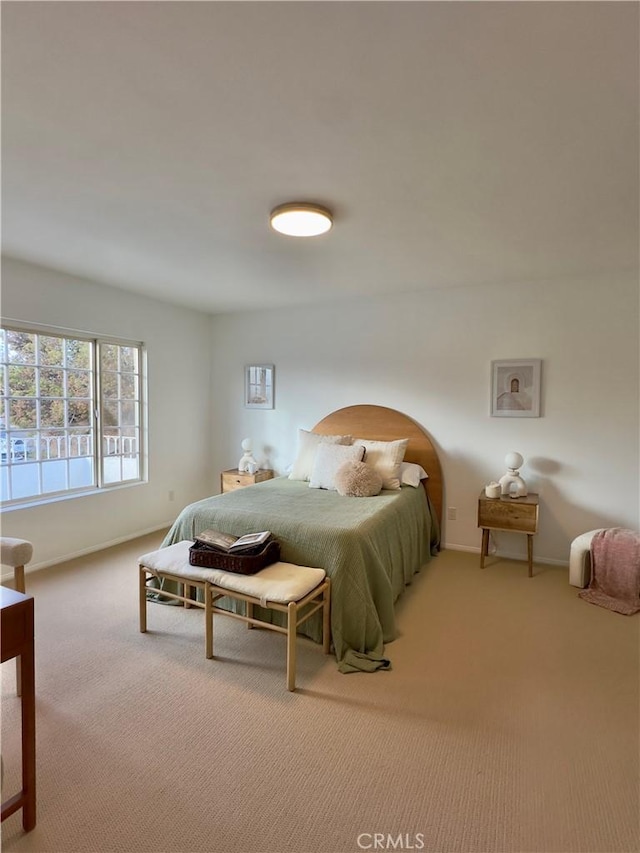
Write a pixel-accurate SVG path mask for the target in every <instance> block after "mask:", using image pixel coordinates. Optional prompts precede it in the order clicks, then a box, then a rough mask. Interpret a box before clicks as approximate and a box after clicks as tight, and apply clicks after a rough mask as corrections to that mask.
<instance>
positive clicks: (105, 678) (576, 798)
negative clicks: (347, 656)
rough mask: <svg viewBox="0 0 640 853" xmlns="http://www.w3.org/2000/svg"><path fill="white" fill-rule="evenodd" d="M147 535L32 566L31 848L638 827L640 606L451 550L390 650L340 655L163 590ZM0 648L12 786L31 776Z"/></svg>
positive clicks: (287, 845) (450, 838)
mask: <svg viewBox="0 0 640 853" xmlns="http://www.w3.org/2000/svg"><path fill="white" fill-rule="evenodd" d="M161 539H162V536H161V535H160V534H154V535H152V536H145V537H143V538H141V539H138V540H136V541H133V542H128V543H125V544H123V545H119V546H117V547H114V548H110V549H108V550H105V551H102V552H100V553H97V554H93V555H90V556H88V557H84V558H82V559H77V560H74V561H72V562H69V563H67V564H65V565H60V566H56V567H53V568H49V569H43V570H41V571H39V572H34V573H31V574H29V575H28V576H27V588H28V592H29V594H31V595H33V596H34V598H35V610H36V690H37V750H38V751H37V774H38V775H37V797H38V812H37V814H38V821H37V826H36V828H35V829H34V830H33V831H32V832H30V833H28V834H25V833H24V832H23V830H22V823H21V814H20V813H18V814H15V815H13V816H12V817H10V818H8V819H7V820H6V821H4V823H3V825H2V840H3V849H4V850H5V851H33V853H76V851H77V852H78V853H80V851H82V853H102V851H104V853H107V851H109V853H110V851H113V853H137V852H138V851H141V852H142V851H154V853H173V851H177V853H200V851H202V853H359V851H361V850H376V851H380V850H425V851H441V853H449V851H451V853H454V851H456V852H457V851H462V853H498V851H501V853H502V852H504V853H516V851H539V853H556V851H557V853H572V852H573V851H583V853H587V851H593V852H594V853H617V852H618V851H620V853H622V851H625V853H626V851H637V850H638V849H639V846H640V832H639V820H638V819H639V813H640V809H639V802H640V801H639V782H638V775H639V774H638V771H639V761H640V751H639V740H640V738H639V725H638V723H639V714H638V711H639V701H638V694H639V678H638V675H639V667H638V663H639V643H638V639H639V626H640V617H639V616H635V617H634V616H631V617H627V616H621V615H619V614H616V613H612V612H610V611H607V610H604V609H602V608H599V607H596V606H593V605H590V604H588V603H587V602H585V601H582V600H581V599H580V598H579V597H578V591H577V590H576V589H574V588H573V587H570V586H569V585H568V576H567V575H568V573H567V570H566V569H563V568H561V567H554V566H542V565H537V566H536V567H535V575H534V577H533V578H531V579H530V578H528V577H527V570H526V565H525V564H523V563H520V562H514V561H509V560H501V559H498V558H495V557H493V558H490V559H489V560H488V562H487V567H486V568H485V569H484V571H481V570H480V569H479V558H478V556H477V555H473V554H465V553H459V552H454V551H444V552H443V553H441V554H440V555H439V556H438V557H436V558H435V559H433V560H432V561H431V563H430V564H429V565H428V566H426V567H425V568H424V569H423V570H422V572H421V573H420V574H419V575H417V576H416V578H415V580H414V582H413V583H412V585H411V586H410V587H409V588H408V589H407V591H406V592H405V594H404V595H403V596H402V597H401V599H400V600H399V602H398V605H397V615H398V629H399V636H398V638H397V639H396V640H395V641H394V642H393V643H391V644H389V646H388V647H387V652H388V655H389V657H390V658H391V660H392V665H393V668H392V669H391V670H390V671H388V672H377V673H372V674H363V673H358V674H351V675H342V674H340V673H339V672H338V671H337V668H336V662H335V659H334V658H333V657H326V656H324V655H323V654H322V650H321V648H320V647H319V646H316V645H315V644H313V643H311V642H309V641H307V640H304V639H301V640H300V641H299V645H298V674H297V685H298V689H297V690H296V692H295V693H289V692H288V691H287V690H286V686H285V642H284V638H283V637H281V636H280V635H277V634H274V633H272V632H267V631H261V630H254V631H249V630H247V628H246V626H245V625H243V624H242V623H239V622H236V621H235V620H231V619H228V618H222V617H221V618H219V619H216V622H215V644H214V648H215V653H216V658H215V659H214V660H206V659H205V657H204V636H203V614H202V611H200V610H196V609H189V610H185V609H184V608H181V607H167V606H161V605H157V604H153V605H150V606H149V616H148V619H149V633H147V634H144V635H143V634H140V633H139V631H138V605H137V586H136V585H137V560H136V558H137V556H138V555H139V554H142V553H145V552H147V551H150V550H153V549H154V548H155V547H157V546H158V545H159V543H160V541H161ZM19 702H20V700H19V699H18V698H17V697H16V695H15V664H14V662H8V663H6V664H3V666H2V756H3V767H4V780H3V799H6V798H7V797H8V796H10V795H11V794H13V793H15V791H16V790H17V788H18V787H19V778H20V777H19V764H20V734H19V732H20V727H19V708H20V704H19Z"/></svg>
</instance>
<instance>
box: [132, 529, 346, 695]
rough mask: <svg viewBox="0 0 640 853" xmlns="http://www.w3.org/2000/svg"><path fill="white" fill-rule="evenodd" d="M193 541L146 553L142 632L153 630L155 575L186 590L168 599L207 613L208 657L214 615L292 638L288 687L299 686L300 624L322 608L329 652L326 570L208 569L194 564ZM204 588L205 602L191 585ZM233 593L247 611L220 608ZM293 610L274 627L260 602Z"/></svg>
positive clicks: (277, 567) (142, 575)
mask: <svg viewBox="0 0 640 853" xmlns="http://www.w3.org/2000/svg"><path fill="white" fill-rule="evenodd" d="M191 545H193V542H191V541H190V540H184V541H182V542H177V543H176V544H175V545H169V546H168V547H167V548H161V549H160V550H159V551H151V552H150V553H149V554H143V556H142V557H140V558H139V559H138V563H139V593H140V631H141V632H142V633H145V632H146V630H147V592H148V591H149V590H150V587H149V583H151V582H153V579H154V578H157V579H158V580H164V579H166V580H170V581H174V582H175V583H176V584H177V586H176V589H177V590H180V589H182V594H181V593H180V592H179V591H178V592H169V591H166V590H164V589H162V590H160V591H158V590H157V589H154V591H155V592H159V594H160V595H161V596H162V597H167V598H170V599H173V600H174V601H181V602H183V604H184V605H185V606H190V605H194V606H195V607H200V608H202V609H203V610H204V612H205V655H206V657H207V658H213V614H214V612H216V613H221V614H222V615H224V616H231V617H232V618H234V619H240V620H242V621H243V622H246V623H247V624H248V626H249V628H252V627H254V626H260V627H261V628H268V629H269V630H270V631H278V632H279V633H281V634H286V636H287V689H288V690H295V686H296V633H297V629H298V627H299V626H300V625H302V624H303V623H304V622H306V621H307V619H309V617H310V616H312V615H313V614H314V613H316V611H318V610H322V645H323V649H324V653H325V654H329V647H330V640H331V632H330V623H329V617H330V606H331V582H330V580H329V578H328V577H327V576H326V573H325V571H324V569H314V568H310V567H309V566H296V565H294V564H293V563H282V562H278V563H273V564H272V565H270V566H267V567H266V568H265V569H262V570H261V571H259V572H256V574H255V575H241V574H235V573H234V572H227V571H224V570H223V569H204V568H200V567H199V566H192V565H190V564H189V548H190V547H191ZM193 587H195V588H196V589H199V590H201V591H202V600H201V601H200V600H198V599H197V598H196V599H192V598H191V595H190V593H191V589H192V588H193ZM225 596H226V597H228V598H232V599H235V600H236V601H244V602H245V612H244V613H234V612H232V611H229V610H223V609H222V608H220V607H216V601H217V600H218V599H219V598H223V597H225ZM255 605H260V606H261V607H263V608H266V609H269V610H278V611H280V612H282V613H286V614H287V624H286V627H283V626H281V625H274V624H272V623H271V622H266V621H263V620H262V619H259V618H257V617H256V616H255V612H254V606H255Z"/></svg>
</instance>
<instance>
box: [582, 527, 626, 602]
mask: <svg viewBox="0 0 640 853" xmlns="http://www.w3.org/2000/svg"><path fill="white" fill-rule="evenodd" d="M579 595H580V597H581V598H584V600H585V601H588V602H589V603H590V604H598V605H599V606H600V607H606V608H607V609H608V610H615V612H616V613H623V614H624V615H625V616H630V615H631V614H632V613H637V612H638V611H639V610H640V533H636V532H635V531H633V530H626V529H625V528H623V527H611V528H609V529H608V530H602V531H601V532H600V533H596V535H595V536H594V537H593V539H592V540H591V582H590V584H589V588H588V589H585V590H583V591H582V592H580V593H579Z"/></svg>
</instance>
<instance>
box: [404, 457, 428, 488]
mask: <svg viewBox="0 0 640 853" xmlns="http://www.w3.org/2000/svg"><path fill="white" fill-rule="evenodd" d="M428 479H429V475H428V474H427V472H426V471H425V470H424V468H423V467H422V465H416V464H415V463H414V462H403V463H402V465H401V466H400V482H401V483H402V485H403V486H413V487H414V488H416V489H417V488H418V486H419V485H420V480H428Z"/></svg>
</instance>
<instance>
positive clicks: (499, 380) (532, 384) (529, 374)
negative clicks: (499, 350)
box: [491, 358, 542, 418]
mask: <svg viewBox="0 0 640 853" xmlns="http://www.w3.org/2000/svg"><path fill="white" fill-rule="evenodd" d="M541 365H542V360H541V359H539V358H519V359H509V360H504V361H492V362H491V417H493V418H539V417H540V373H541Z"/></svg>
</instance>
